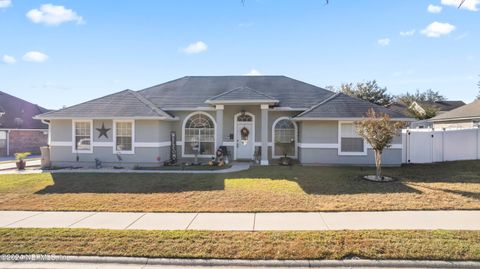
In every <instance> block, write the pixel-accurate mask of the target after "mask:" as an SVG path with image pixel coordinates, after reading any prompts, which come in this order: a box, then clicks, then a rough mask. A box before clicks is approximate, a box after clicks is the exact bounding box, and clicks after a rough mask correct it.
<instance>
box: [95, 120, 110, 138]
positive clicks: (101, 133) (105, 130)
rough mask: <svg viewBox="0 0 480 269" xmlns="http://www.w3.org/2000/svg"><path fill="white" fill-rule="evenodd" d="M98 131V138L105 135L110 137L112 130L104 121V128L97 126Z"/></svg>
mask: <svg viewBox="0 0 480 269" xmlns="http://www.w3.org/2000/svg"><path fill="white" fill-rule="evenodd" d="M97 131H98V132H99V134H98V138H100V137H102V136H105V138H107V139H108V131H110V128H105V123H104V122H102V128H97Z"/></svg>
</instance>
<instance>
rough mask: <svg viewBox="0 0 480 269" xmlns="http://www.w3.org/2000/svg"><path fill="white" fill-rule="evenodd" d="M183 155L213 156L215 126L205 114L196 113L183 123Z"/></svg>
mask: <svg viewBox="0 0 480 269" xmlns="http://www.w3.org/2000/svg"><path fill="white" fill-rule="evenodd" d="M184 139H185V149H184V152H185V154H191V155H195V154H197V153H198V155H213V154H214V152H215V124H214V123H213V121H212V119H210V117H208V116H207V115H205V114H202V113H197V114H194V115H192V116H190V117H189V118H188V119H187V121H186V122H185V134H184Z"/></svg>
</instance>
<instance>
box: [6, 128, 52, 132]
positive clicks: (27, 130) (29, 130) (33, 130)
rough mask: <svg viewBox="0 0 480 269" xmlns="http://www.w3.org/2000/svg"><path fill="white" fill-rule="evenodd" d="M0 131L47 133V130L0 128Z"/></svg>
mask: <svg viewBox="0 0 480 269" xmlns="http://www.w3.org/2000/svg"><path fill="white" fill-rule="evenodd" d="M0 131H26V132H37V131H38V132H48V129H15V128H0Z"/></svg>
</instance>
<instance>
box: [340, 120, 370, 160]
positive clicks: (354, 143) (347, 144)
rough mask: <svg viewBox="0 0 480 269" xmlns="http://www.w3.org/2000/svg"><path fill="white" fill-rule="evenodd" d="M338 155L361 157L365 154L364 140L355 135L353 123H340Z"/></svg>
mask: <svg viewBox="0 0 480 269" xmlns="http://www.w3.org/2000/svg"><path fill="white" fill-rule="evenodd" d="M339 127H340V154H343V155H363V154H366V152H365V140H364V139H363V138H362V137H360V136H359V135H358V134H357V131H356V127H355V124H354V123H351V122H348V123H343V122H342V123H340V124H339Z"/></svg>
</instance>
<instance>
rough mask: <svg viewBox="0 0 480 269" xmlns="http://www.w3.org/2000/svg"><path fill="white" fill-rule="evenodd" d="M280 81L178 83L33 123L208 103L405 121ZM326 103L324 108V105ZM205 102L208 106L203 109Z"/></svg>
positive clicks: (143, 114) (151, 114)
mask: <svg viewBox="0 0 480 269" xmlns="http://www.w3.org/2000/svg"><path fill="white" fill-rule="evenodd" d="M333 95H334V93H333V92H331V91H328V90H325V89H322V88H320V87H317V86H314V85H311V84H307V83H304V82H301V81H298V80H295V79H292V78H288V77H285V76H201V77H183V78H180V79H176V80H173V81H169V82H166V83H163V84H159V85H156V86H153V87H150V88H147V89H144V90H141V91H138V92H134V91H131V90H125V91H122V92H119V93H115V94H111V95H107V96H104V97H101V98H98V99H95V100H92V101H88V102H85V103H82V104H78V105H75V106H71V107H68V108H64V109H60V110H58V111H54V112H49V113H46V114H43V115H41V116H39V117H38V118H42V119H50V118H112V117H125V118H127V117H135V118H166V119H171V118H172V116H171V115H170V114H168V113H167V112H165V111H168V110H170V109H172V110H173V109H174V108H175V109H185V108H198V107H206V106H208V102H210V103H213V102H212V101H220V102H221V101H222V100H223V101H231V100H243V101H246V102H248V101H252V100H262V101H265V102H268V103H270V104H275V106H278V107H289V108H293V109H299V110H307V109H308V108H309V107H312V108H311V109H309V110H308V111H306V112H304V113H302V114H301V117H300V118H302V117H323V118H325V117H332V118H345V117H354V118H359V117H362V116H364V114H365V113H366V112H367V111H368V108H370V107H374V108H375V110H377V111H379V112H384V113H387V114H389V115H391V116H392V117H396V118H405V116H404V115H401V116H400V114H399V113H396V112H393V111H391V110H388V109H386V108H384V107H380V106H376V105H373V104H370V103H368V102H366V101H362V100H359V99H355V98H352V97H348V96H346V95H343V94H337V95H335V96H333ZM326 100H327V101H328V102H327V101H326ZM206 102H207V103H206Z"/></svg>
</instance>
